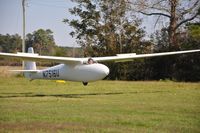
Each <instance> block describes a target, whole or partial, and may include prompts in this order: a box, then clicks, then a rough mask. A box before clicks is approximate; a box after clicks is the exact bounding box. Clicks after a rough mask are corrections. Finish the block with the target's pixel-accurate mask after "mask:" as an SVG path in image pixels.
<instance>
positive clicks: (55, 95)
mask: <svg viewBox="0 0 200 133" xmlns="http://www.w3.org/2000/svg"><path fill="white" fill-rule="evenodd" d="M137 93H138V94H140V93H169V91H141V92H138V91H135V92H106V93H85V94H37V93H33V92H27V93H0V95H2V94H3V95H5V96H0V98H16V97H60V98H82V97H84V96H103V95H122V94H137Z"/></svg>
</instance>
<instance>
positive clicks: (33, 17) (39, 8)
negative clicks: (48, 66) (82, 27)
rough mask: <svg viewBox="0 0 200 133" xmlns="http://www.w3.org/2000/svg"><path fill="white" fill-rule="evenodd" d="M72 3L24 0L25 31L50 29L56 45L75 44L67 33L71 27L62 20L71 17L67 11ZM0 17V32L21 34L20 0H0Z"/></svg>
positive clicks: (56, 0) (63, 0)
mask: <svg viewBox="0 0 200 133" xmlns="http://www.w3.org/2000/svg"><path fill="white" fill-rule="evenodd" d="M73 5H74V4H73V3H72V2H70V0H26V33H33V32H34V31H36V30H38V29H40V28H42V29H51V30H52V31H53V35H54V39H55V42H56V44H57V45H60V46H77V44H76V42H75V39H73V38H72V37H71V36H70V35H69V33H70V32H71V31H72V30H73V29H72V28H71V27H70V26H68V25H67V24H65V23H63V22H62V21H63V19H64V18H69V19H72V18H73V16H71V15H70V13H69V12H68V9H69V8H71V7H73ZM0 17H1V21H0V34H3V35H5V34H7V33H8V34H16V33H17V34H19V35H21V36H22V0H0Z"/></svg>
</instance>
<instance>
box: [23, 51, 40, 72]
mask: <svg viewBox="0 0 200 133" xmlns="http://www.w3.org/2000/svg"><path fill="white" fill-rule="evenodd" d="M28 53H31V54H34V50H33V48H32V47H30V48H28ZM24 69H25V70H36V69H37V68H36V63H35V62H33V61H25V68H24Z"/></svg>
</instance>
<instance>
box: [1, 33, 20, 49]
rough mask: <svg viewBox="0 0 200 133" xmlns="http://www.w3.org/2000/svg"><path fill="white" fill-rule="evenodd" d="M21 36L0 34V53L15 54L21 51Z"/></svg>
mask: <svg viewBox="0 0 200 133" xmlns="http://www.w3.org/2000/svg"><path fill="white" fill-rule="evenodd" d="M21 43H22V39H21V36H19V35H18V34H15V35H9V34H6V35H2V34H0V51H1V52H9V53H15V52H17V51H21V49H22V48H21V47H22V46H21Z"/></svg>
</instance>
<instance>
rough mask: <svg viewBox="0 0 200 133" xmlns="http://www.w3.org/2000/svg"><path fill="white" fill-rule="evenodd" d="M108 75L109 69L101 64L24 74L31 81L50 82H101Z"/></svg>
mask: <svg viewBox="0 0 200 133" xmlns="http://www.w3.org/2000/svg"><path fill="white" fill-rule="evenodd" d="M108 74H109V68H108V67H107V66H105V65H103V64H99V63H94V64H78V65H66V64H60V65H56V66H53V67H49V68H47V69H44V70H39V71H37V72H35V73H29V72H27V74H25V76H26V77H27V78H29V79H31V80H33V79H50V80H68V81H81V82H90V81H96V80H101V79H103V78H105V77H106V76H107V75H108Z"/></svg>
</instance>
